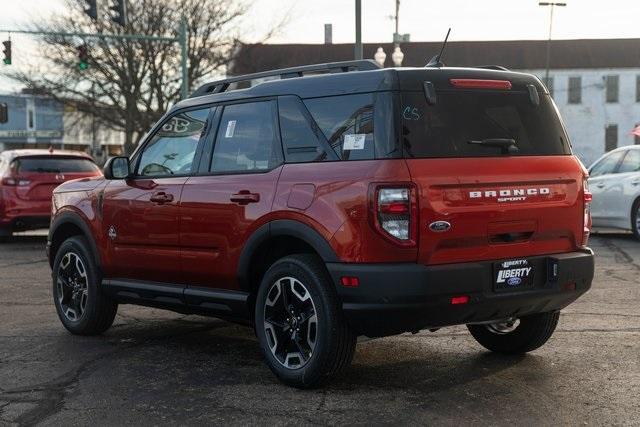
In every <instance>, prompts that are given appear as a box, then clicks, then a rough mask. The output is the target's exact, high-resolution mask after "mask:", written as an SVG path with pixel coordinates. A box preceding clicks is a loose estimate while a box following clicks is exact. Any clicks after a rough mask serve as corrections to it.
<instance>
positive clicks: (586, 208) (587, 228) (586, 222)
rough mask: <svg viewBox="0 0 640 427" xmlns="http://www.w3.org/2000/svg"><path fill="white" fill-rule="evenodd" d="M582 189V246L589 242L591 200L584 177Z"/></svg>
mask: <svg viewBox="0 0 640 427" xmlns="http://www.w3.org/2000/svg"><path fill="white" fill-rule="evenodd" d="M582 189H583V201H584V217H583V220H582V224H583V226H584V227H583V234H582V246H587V244H588V243H589V235H590V234H591V201H592V200H593V195H592V194H591V192H590V191H589V183H588V182H587V180H586V179H585V180H584V181H583V184H582Z"/></svg>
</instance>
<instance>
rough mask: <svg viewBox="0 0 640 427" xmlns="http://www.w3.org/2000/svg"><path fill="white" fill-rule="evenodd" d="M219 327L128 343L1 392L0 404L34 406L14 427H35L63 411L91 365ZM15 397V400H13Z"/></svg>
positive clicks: (202, 327) (208, 326)
mask: <svg viewBox="0 0 640 427" xmlns="http://www.w3.org/2000/svg"><path fill="white" fill-rule="evenodd" d="M218 327H220V323H216V324H207V325H206V326H205V325H203V326H200V327H196V328H193V329H190V330H188V331H183V332H180V333H175V332H173V333H169V334H162V335H159V336H153V337H150V338H147V339H145V340H141V341H139V342H135V343H132V344H130V345H125V346H121V347H118V348H116V349H115V350H112V351H108V352H104V353H102V354H100V355H99V356H97V357H95V358H93V359H89V360H87V361H85V362H83V363H82V364H80V366H78V367H77V368H75V369H72V370H70V371H67V372H65V373H64V374H62V375H60V376H59V377H57V378H56V379H54V380H52V381H47V382H44V383H41V384H34V385H32V386H27V387H19V388H15V389H11V390H4V391H2V392H0V400H10V401H13V402H21V403H24V402H36V406H35V407H34V408H33V409H31V410H30V411H27V412H25V413H23V414H22V415H20V416H19V417H18V418H16V419H15V420H14V422H15V423H17V424H18V425H35V424H39V423H41V422H43V421H44V420H46V419H47V418H49V417H51V416H52V415H55V414H56V413H58V412H59V411H60V410H62V408H63V407H64V403H65V399H66V397H67V395H68V394H69V393H70V392H71V390H72V389H73V388H74V387H75V386H76V385H77V384H78V382H79V381H80V379H81V377H82V375H83V374H84V373H85V372H87V371H88V370H89V368H91V367H92V366H93V365H95V364H96V363H98V362H100V361H102V360H103V359H107V358H109V357H111V356H113V355H115V354H117V353H119V352H122V351H125V350H130V349H131V348H134V347H138V346H141V345H145V344H149V343H151V342H153V341H159V340H167V339H172V338H177V337H180V336H185V335H190V334H194V333H198V332H205V331H208V330H211V329H216V328H218ZM34 393H36V394H38V393H39V394H40V395H39V397H38V398H36V399H34V398H33V394H34ZM14 396H17V397H14Z"/></svg>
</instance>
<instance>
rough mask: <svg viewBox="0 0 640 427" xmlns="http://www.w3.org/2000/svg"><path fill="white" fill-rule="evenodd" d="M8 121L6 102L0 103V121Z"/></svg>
mask: <svg viewBox="0 0 640 427" xmlns="http://www.w3.org/2000/svg"><path fill="white" fill-rule="evenodd" d="M8 121H9V108H8V107H7V104H6V103H4V102H2V103H0V123H7V122H8Z"/></svg>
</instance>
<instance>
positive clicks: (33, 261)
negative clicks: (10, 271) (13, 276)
mask: <svg viewBox="0 0 640 427" xmlns="http://www.w3.org/2000/svg"><path fill="white" fill-rule="evenodd" d="M43 262H47V259H46V258H44V259H37V260H31V261H20V262H14V263H10V264H1V265H0V268H6V267H16V266H19V265H30V264H40V263H43Z"/></svg>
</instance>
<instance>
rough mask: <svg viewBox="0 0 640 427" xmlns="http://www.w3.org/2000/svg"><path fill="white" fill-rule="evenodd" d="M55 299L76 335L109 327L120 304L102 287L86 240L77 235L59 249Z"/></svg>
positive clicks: (58, 308)
mask: <svg viewBox="0 0 640 427" xmlns="http://www.w3.org/2000/svg"><path fill="white" fill-rule="evenodd" d="M52 279H53V280H52V282H53V301H54V304H55V307H56V311H57V312H58V317H59V318H60V321H61V322H62V324H63V325H64V327H65V328H66V329H67V330H68V331H69V332H71V333H72V334H75V335H98V334H101V333H103V332H104V331H106V330H107V329H109V327H110V326H111V325H112V324H113V319H114V318H115V317H116V312H117V311H118V304H117V303H116V302H115V301H113V300H112V299H111V298H109V297H107V296H106V295H104V294H103V293H102V292H101V291H100V288H99V284H100V281H101V275H100V273H99V270H98V267H97V266H96V263H95V258H94V257H93V256H92V254H91V249H90V246H89V244H88V243H87V240H86V239H85V238H84V237H81V236H74V237H71V238H69V239H67V240H65V241H64V242H63V243H62V244H61V245H60V248H59V249H58V252H57V253H56V257H55V260H54V262H53V272H52Z"/></svg>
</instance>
